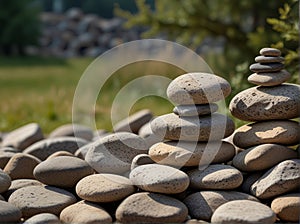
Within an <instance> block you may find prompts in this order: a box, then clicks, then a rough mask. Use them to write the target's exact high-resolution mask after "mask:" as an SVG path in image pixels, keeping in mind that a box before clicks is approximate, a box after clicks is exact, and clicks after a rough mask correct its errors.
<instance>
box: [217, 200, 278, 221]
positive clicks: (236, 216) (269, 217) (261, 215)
mask: <svg viewBox="0 0 300 224" xmlns="http://www.w3.org/2000/svg"><path fill="white" fill-rule="evenodd" d="M275 221H276V215H275V213H274V212H273V211H272V210H271V208H270V207H268V206H266V205H264V204H262V203H260V202H256V201H250V200H235V201H230V202H227V203H225V204H223V205H221V206H220V207H218V208H217V209H216V211H215V212H214V214H213V215H212V217H211V222H212V223H228V224H229V223H230V224H231V223H268V224H271V223H274V222H275Z"/></svg>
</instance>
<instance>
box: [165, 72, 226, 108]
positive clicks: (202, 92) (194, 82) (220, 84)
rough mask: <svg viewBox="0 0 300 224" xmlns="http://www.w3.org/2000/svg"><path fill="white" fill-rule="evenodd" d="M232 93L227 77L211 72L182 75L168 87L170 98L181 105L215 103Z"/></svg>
mask: <svg viewBox="0 0 300 224" xmlns="http://www.w3.org/2000/svg"><path fill="white" fill-rule="evenodd" d="M230 93H231V87H230V84H229V83H228V82H227V81H226V80H225V79H223V78H221V77H219V76H216V75H214V74H209V73H187V74H184V75H181V76H179V77H177V78H176V79H174V80H173V81H172V82H171V83H170V84H169V86H168V88H167V95H168V98H169V99H170V100H171V101H172V102H174V103H176V104H181V105H186V104H207V103H213V102H216V101H219V100H224V99H225V97H227V96H228V95H229V94H230Z"/></svg>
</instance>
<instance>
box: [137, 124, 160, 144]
mask: <svg viewBox="0 0 300 224" xmlns="http://www.w3.org/2000/svg"><path fill="white" fill-rule="evenodd" d="M139 136H141V137H142V138H143V139H144V140H145V142H146V144H147V148H150V147H151V146H152V145H154V144H155V143H158V142H162V141H163V140H164V139H163V137H159V136H157V135H155V134H154V133H153V131H152V129H151V123H150V122H148V123H147V124H144V125H143V126H142V127H141V128H140V130H139Z"/></svg>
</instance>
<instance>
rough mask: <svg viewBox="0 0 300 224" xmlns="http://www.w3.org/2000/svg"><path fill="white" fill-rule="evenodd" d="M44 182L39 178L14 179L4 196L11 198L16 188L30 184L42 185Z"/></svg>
mask: <svg viewBox="0 0 300 224" xmlns="http://www.w3.org/2000/svg"><path fill="white" fill-rule="evenodd" d="M42 185H43V184H42V183H41V182H39V181H37V180H34V179H17V180H13V181H12V182H11V185H10V187H9V188H8V190H7V191H6V192H5V194H4V196H5V198H7V199H8V198H9V196H10V195H11V194H12V193H14V192H15V191H16V190H18V189H20V188H23V187H28V186H42Z"/></svg>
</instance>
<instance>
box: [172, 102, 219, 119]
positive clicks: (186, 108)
mask: <svg viewBox="0 0 300 224" xmlns="http://www.w3.org/2000/svg"><path fill="white" fill-rule="evenodd" d="M217 110H218V105H217V104H215V103H211V104H197V105H178V106H176V107H174V109H173V113H174V114H177V115H179V116H182V117H186V116H188V117H189V116H202V115H208V114H212V113H214V112H216V111H217Z"/></svg>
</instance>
